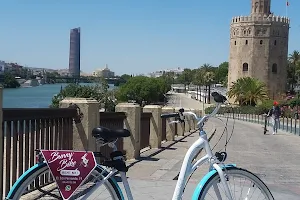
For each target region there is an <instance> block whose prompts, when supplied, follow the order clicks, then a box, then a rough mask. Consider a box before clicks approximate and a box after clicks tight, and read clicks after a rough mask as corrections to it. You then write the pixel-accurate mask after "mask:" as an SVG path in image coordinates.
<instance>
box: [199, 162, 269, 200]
mask: <svg viewBox="0 0 300 200" xmlns="http://www.w3.org/2000/svg"><path fill="white" fill-rule="evenodd" d="M224 174H225V179H226V181H227V184H228V186H229V190H230V193H231V195H232V198H233V199H249V200H250V199H253V200H254V199H267V200H274V197H273V195H272V194H271V192H270V190H269V189H268V187H267V186H266V185H265V184H264V183H263V181H262V180H260V179H259V178H258V177H257V176H256V175H254V174H253V173H251V172H249V171H247V170H245V169H241V168H227V169H225V170H224ZM204 199H205V200H209V199H222V200H225V199H230V198H229V197H228V196H227V195H226V193H225V188H224V187H223V185H222V182H221V179H220V176H219V174H218V173H215V174H214V175H213V176H211V178H210V179H209V180H208V181H207V182H206V183H205V184H204V186H203V188H202V190H201V192H200V195H199V197H198V200H204Z"/></svg>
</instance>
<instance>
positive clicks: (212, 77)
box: [203, 71, 215, 104]
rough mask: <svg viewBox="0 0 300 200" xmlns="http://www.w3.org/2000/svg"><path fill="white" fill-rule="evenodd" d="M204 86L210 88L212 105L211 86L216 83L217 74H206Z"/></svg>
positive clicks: (210, 72) (209, 72) (208, 72)
mask: <svg viewBox="0 0 300 200" xmlns="http://www.w3.org/2000/svg"><path fill="white" fill-rule="evenodd" d="M203 79H204V84H205V85H206V86H207V87H208V103H209V104H210V88H211V84H213V83H214V82H215V73H214V72H212V71H207V72H205V74H204V77H203Z"/></svg>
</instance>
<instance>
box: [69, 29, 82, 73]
mask: <svg viewBox="0 0 300 200" xmlns="http://www.w3.org/2000/svg"><path fill="white" fill-rule="evenodd" d="M69 74H70V76H72V77H74V78H79V77H80V28H74V29H71V32H70V55H69Z"/></svg>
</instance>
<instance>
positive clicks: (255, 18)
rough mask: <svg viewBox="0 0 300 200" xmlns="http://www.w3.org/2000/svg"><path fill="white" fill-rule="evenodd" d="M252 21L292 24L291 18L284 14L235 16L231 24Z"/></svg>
mask: <svg viewBox="0 0 300 200" xmlns="http://www.w3.org/2000/svg"><path fill="white" fill-rule="evenodd" d="M243 22H245V23H251V22H262V23H264V22H266V23H270V22H272V23H274V22H275V23H276V22H277V23H282V24H290V19H289V18H287V17H282V16H268V17H266V16H239V17H233V18H232V20H231V24H237V23H243Z"/></svg>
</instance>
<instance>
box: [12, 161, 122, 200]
mask: <svg viewBox="0 0 300 200" xmlns="http://www.w3.org/2000/svg"><path fill="white" fill-rule="evenodd" d="M106 174H107V172H106V171H104V170H103V169H102V168H101V167H99V166H97V167H96V168H95V169H94V170H93V171H92V173H91V174H90V175H89V177H87V179H86V181H85V182H84V183H83V184H82V185H81V186H80V187H79V188H78V190H77V191H76V193H75V194H74V196H73V197H72V198H70V199H81V198H82V197H84V195H85V194H87V193H89V192H91V191H92V190H91V189H92V188H93V186H95V185H96V183H97V182H99V181H101V180H102V179H103V178H104V177H105V176H106ZM7 199H14V200H19V199H20V200H25V199H26V200H27V199H30V200H33V199H47V200H48V199H63V198H62V197H61V195H60V192H59V190H58V188H57V185H56V183H55V181H54V179H53V177H52V175H51V173H50V170H49V168H48V166H47V165H46V164H45V163H44V164H41V166H39V167H37V168H36V169H34V170H33V171H32V172H30V173H28V175H27V176H26V177H23V178H22V179H21V180H19V182H18V184H15V185H14V186H13V188H12V191H10V192H9V195H8V196H7ZM89 199H91V200H92V199H97V200H98V199H99V200H100V199H112V200H122V199H123V195H122V191H121V190H120V188H119V186H118V184H117V183H116V181H115V180H114V179H112V178H109V179H108V180H107V181H105V182H104V183H103V185H101V186H99V187H98V188H97V189H96V190H93V194H91V195H90V196H89Z"/></svg>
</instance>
